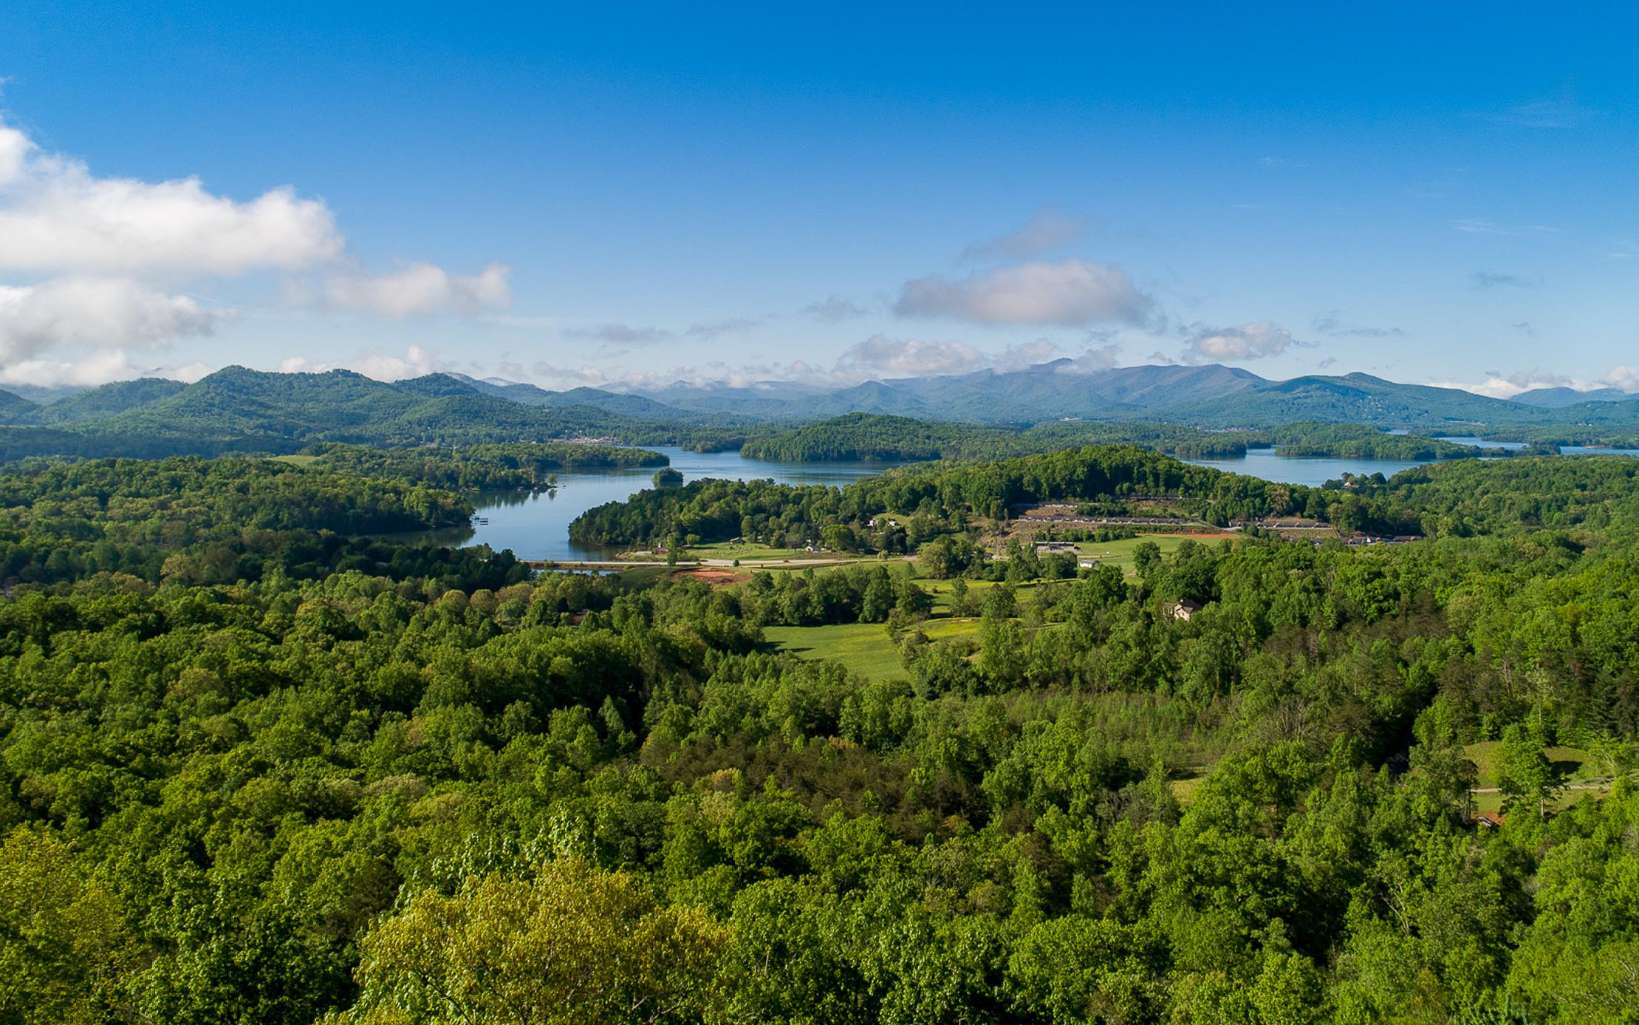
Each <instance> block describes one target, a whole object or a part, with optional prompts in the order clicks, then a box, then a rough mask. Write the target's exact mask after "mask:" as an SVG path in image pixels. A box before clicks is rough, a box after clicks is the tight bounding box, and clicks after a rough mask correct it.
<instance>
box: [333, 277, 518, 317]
mask: <svg viewBox="0 0 1639 1025" xmlns="http://www.w3.org/2000/svg"><path fill="white" fill-rule="evenodd" d="M509 273H510V272H509V270H508V268H507V267H506V266H505V265H503V264H499V263H492V264H490V265H489V266H488V267H485V268H484V269H483V270H482V271H480V272H479V273H477V274H474V275H472V276H470V277H462V276H459V275H455V274H450V273H449V272H448V271H445V270H444V269H443V268H442V267H437V266H434V265H433V264H430V263H415V264H411V265H410V266H408V267H405V268H404V269H402V270H398V271H393V272H391V273H388V274H379V275H367V274H352V275H340V276H337V277H333V278H331V279H330V280H329V281H328V282H327V283H326V286H325V300H326V302H327V303H328V304H329V305H330V306H332V307H335V308H338V309H350V310H364V311H367V312H370V313H376V314H380V315H381V316H384V317H394V318H402V317H411V316H426V315H431V314H439V313H461V314H474V313H481V312H484V311H486V310H496V309H504V308H506V307H507V306H508V305H510V304H511V302H512V290H511V288H510V287H509V285H508V283H507V276H508V274H509Z"/></svg>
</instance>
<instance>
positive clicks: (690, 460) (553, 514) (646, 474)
mask: <svg viewBox="0 0 1639 1025" xmlns="http://www.w3.org/2000/svg"><path fill="white" fill-rule="evenodd" d="M1450 440H1451V441H1455V442H1459V443H1468V444H1479V445H1481V446H1483V447H1486V448H1519V447H1523V444H1522V443H1519V442H1482V441H1480V440H1479V439H1471V438H1452V439H1450ZM653 449H654V451H657V452H663V453H665V455H666V456H667V457H668V458H669V459H671V465H672V467H673V468H674V469H676V470H677V471H678V472H680V473H682V474H683V479H684V481H693V480H698V479H699V478H701V477H720V478H726V479H729V480H763V479H768V480H773V481H776V482H778V483H781V484H828V485H832V486H840V485H843V484H848V483H850V482H852V481H856V480H859V479H861V478H863V477H871V476H875V475H876V474H879V473H881V472H882V471H883V470H886V469H888V468H890V467H893V466H901V465H904V464H903V463H894V462H883V463H772V462H763V461H761V460H757V459H747V458H745V457H744V456H742V455H740V453H738V452H707V453H702V452H688V451H685V450H683V449H680V448H670V447H663V446H661V447H653ZM1564 452H1565V454H1566V455H1579V454H1586V455H1595V454H1620V455H1639V450H1634V449H1579V448H1571V447H1566V448H1565V449H1564ZM1187 461H1188V462H1191V463H1194V464H1195V465H1197V466H1210V467H1213V468H1215V469H1219V470H1226V471H1228V472H1230V473H1243V474H1246V475H1248V476H1251V477H1261V478H1262V479H1264V480H1268V481H1278V482H1280V483H1283V484H1305V485H1308V486H1310V487H1319V486H1321V485H1322V484H1325V483H1326V482H1327V481H1329V480H1338V479H1341V478H1342V476H1343V475H1344V474H1345V473H1357V474H1371V473H1381V474H1382V475H1383V476H1385V477H1392V476H1394V475H1395V474H1396V473H1399V472H1400V471H1401V470H1409V469H1410V468H1412V467H1413V466H1420V465H1422V464H1421V463H1418V462H1415V461H1412V460H1399V459H1327V458H1319V459H1296V458H1290V457H1287V456H1278V455H1276V454H1275V450H1274V449H1272V448H1262V449H1247V452H1246V455H1245V457H1243V458H1240V459H1190V460H1187ZM654 473H655V468H654V467H650V468H648V469H629V470H597V471H589V472H576V473H561V474H559V475H558V489H557V490H556V491H550V492H537V493H535V494H526V493H522V492H505V493H501V494H490V495H484V496H481V498H480V500H479V509H478V513H477V516H476V517H475V522H474V523H473V526H472V528H471V529H470V530H454V531H440V532H439V533H437V534H436V535H434V536H433V537H432V539H433V540H436V541H438V542H439V543H441V544H452V545H463V544H465V545H477V544H487V545H489V546H490V547H491V548H494V549H495V550H496V551H500V550H502V549H504V548H510V549H512V551H513V552H514V553H515V554H516V555H517V556H518V558H520V559H544V560H555V561H573V560H577V559H606V558H608V557H609V555H610V553H609V552H607V551H604V550H601V549H594V548H583V547H581V546H579V545H576V544H572V543H571V542H570V540H569V523H570V521H571V520H573V519H574V518H575V517H577V516H579V515H580V514H581V513H583V512H585V511H586V510H588V509H590V508H592V507H594V506H598V505H602V504H603V503H605V502H616V501H620V500H622V499H625V498H630V497H631V496H632V495H634V494H636V493H637V492H639V491H642V490H644V489H645V488H650V487H653V486H654V484H653V480H654ZM477 520H483V521H486V522H481V523H480V522H477Z"/></svg>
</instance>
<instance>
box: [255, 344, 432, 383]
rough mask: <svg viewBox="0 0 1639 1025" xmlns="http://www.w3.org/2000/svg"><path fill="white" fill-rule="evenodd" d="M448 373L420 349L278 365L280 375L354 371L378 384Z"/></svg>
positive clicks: (303, 358)
mask: <svg viewBox="0 0 1639 1025" xmlns="http://www.w3.org/2000/svg"><path fill="white" fill-rule="evenodd" d="M446 369H448V364H446V363H445V362H444V361H443V360H441V359H439V358H438V357H437V356H435V355H433V354H432V353H431V352H429V351H427V350H426V349H424V348H422V347H421V346H419V345H412V346H410V347H409V348H408V349H406V350H404V355H402V356H395V355H392V354H391V353H384V352H377V351H369V352H361V353H357V354H355V355H354V356H353V357H352V358H350V359H341V360H322V359H311V358H309V357H307V356H291V357H289V358H287V359H285V360H283V361H281V362H280V364H279V372H280V373H281V374H322V373H325V372H327V371H331V370H351V371H353V372H354V373H359V374H363V375H364V376H365V377H373V378H375V379H376V380H378V381H403V380H405V379H407V378H411V377H425V376H426V375H427V374H436V373H440V372H442V371H444V370H446Z"/></svg>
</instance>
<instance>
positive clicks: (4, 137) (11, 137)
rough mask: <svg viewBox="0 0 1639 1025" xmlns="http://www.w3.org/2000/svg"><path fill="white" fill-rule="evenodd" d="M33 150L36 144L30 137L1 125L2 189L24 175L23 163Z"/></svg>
mask: <svg viewBox="0 0 1639 1025" xmlns="http://www.w3.org/2000/svg"><path fill="white" fill-rule="evenodd" d="M33 149H34V144H33V143H32V142H30V141H29V138H28V136H26V135H24V134H23V133H22V132H19V131H18V130H17V129H15V128H10V127H7V126H6V125H4V124H0V188H5V187H6V186H7V185H8V184H10V183H11V182H12V181H13V180H14V179H15V178H16V177H17V176H18V175H20V174H22V173H23V161H24V160H25V159H26V158H27V157H28V155H29V153H30V152H32V151H33Z"/></svg>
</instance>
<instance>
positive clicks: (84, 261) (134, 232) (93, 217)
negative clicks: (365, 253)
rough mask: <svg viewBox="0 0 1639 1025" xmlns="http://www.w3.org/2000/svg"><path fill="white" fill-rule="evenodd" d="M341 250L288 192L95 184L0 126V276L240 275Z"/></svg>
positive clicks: (310, 206)
mask: <svg viewBox="0 0 1639 1025" xmlns="http://www.w3.org/2000/svg"><path fill="white" fill-rule="evenodd" d="M341 250H342V238H341V235H340V233H339V232H338V231H337V230H336V225H335V220H334V218H333V217H332V216H331V214H330V210H329V208H327V207H326V206H325V205H324V204H323V203H322V202H319V201H318V200H313V199H302V198H300V197H298V196H297V195H296V193H295V190H294V189H291V188H288V187H285V188H277V189H272V190H270V191H268V192H265V193H263V194H262V195H260V196H257V197H256V198H254V199H251V200H248V201H245V202H239V201H236V200H233V199H229V198H227V197H225V196H219V195H214V194H212V193H210V192H208V191H206V189H205V186H204V185H203V183H201V182H200V180H199V179H198V178H182V179H177V180H175V181H165V182H154V183H150V182H141V181H136V180H133V179H129V178H98V177H96V176H95V175H93V174H92V173H91V171H90V169H89V168H88V167H86V165H85V164H83V163H81V162H80V161H77V160H72V159H68V158H66V157H60V156H51V155H46V154H42V153H41V152H40V151H39V149H38V148H37V147H35V146H34V145H33V143H32V142H31V141H30V140H29V139H28V138H27V137H26V136H24V135H23V134H22V133H21V132H19V131H17V130H16V129H15V128H9V127H5V126H0V270H10V271H22V272H29V273H52V274H56V273H73V274H120V275H134V276H144V275H148V274H162V275H174V274H208V275H216V274H240V273H243V272H245V271H249V270H256V269H262V268H272V269H278V270H298V269H302V268H307V267H311V266H314V265H316V264H318V263H321V262H324V261H326V260H330V259H333V258H334V257H336V256H337V255H338V254H339V253H340V252H341Z"/></svg>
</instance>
